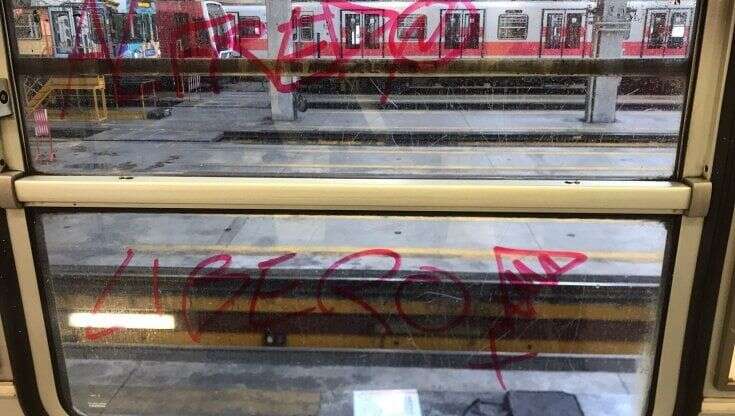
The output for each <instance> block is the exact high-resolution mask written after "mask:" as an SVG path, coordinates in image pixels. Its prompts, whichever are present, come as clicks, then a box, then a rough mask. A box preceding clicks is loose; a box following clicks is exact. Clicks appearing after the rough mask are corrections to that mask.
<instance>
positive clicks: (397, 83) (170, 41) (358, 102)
mask: <svg viewBox="0 0 735 416" xmlns="http://www.w3.org/2000/svg"><path fill="white" fill-rule="evenodd" d="M274 3H276V5H274V9H273V10H270V11H269V12H267V11H266V8H265V4H264V3H257V2H253V1H237V0H232V1H228V2H222V3H219V2H215V1H202V0H148V1H145V2H143V1H133V0H119V1H117V2H111V1H101V0H70V1H61V0H12V1H7V2H4V7H5V9H6V10H5V11H6V16H7V19H8V21H9V22H10V23H11V24H10V25H9V26H10V28H11V32H13V33H14V34H12V33H11V38H12V39H11V41H12V42H11V43H12V45H13V49H14V51H13V56H14V60H15V62H14V68H15V70H16V72H17V74H16V80H17V82H18V85H17V87H18V91H19V94H18V99H19V100H20V104H21V106H22V108H23V114H22V119H23V120H24V123H23V124H24V130H25V134H26V143H27V148H28V153H29V155H30V158H29V159H30V160H32V165H33V168H34V169H35V170H36V171H38V172H42V173H52V174H103V175H119V174H125V175H192V174H196V175H246V176H309V177H314V176H322V177H419V178H421V177H444V178H506V177H535V178H623V179H641V178H643V179H650V178H653V179H661V178H668V177H670V176H671V175H672V174H673V171H674V170H673V169H674V164H675V161H676V154H677V147H678V143H679V142H680V133H681V131H680V123H681V119H682V108H683V101H684V96H685V95H686V92H687V91H686V90H687V84H686V81H685V76H686V74H687V73H688V68H687V67H688V57H689V56H691V52H692V50H691V49H692V47H693V45H692V43H691V39H692V36H693V34H694V33H695V32H696V27H695V24H694V23H695V9H696V3H695V1H694V0H681V1H680V0H676V1H673V0H672V1H627V2H626V1H621V0H607V1H606V4H607V5H608V7H607V8H605V9H604V10H609V13H607V14H603V8H599V7H595V5H596V3H595V2H590V1H564V2H558V1H554V2H552V1H514V2H512V3H507V2H499V1H433V2H424V1H416V2H397V1H385V2H374V1H372V2H360V1H355V2H352V1H329V2H318V1H312V2H304V3H300V2H293V3H291V2H274ZM593 45H598V46H593ZM593 59H600V60H606V61H605V62H606V63H605V64H603V65H601V66H600V68H601V69H600V70H601V71H602V70H604V69H605V68H606V67H607V66H612V63H609V64H608V63H607V62H609V61H610V60H618V59H624V60H626V61H628V62H629V64H628V65H629V66H630V65H639V66H638V68H639V70H637V71H633V72H630V71H629V72H626V74H624V75H621V76H616V75H615V74H614V73H601V72H600V73H595V74H585V73H574V72H571V73H559V74H557V75H554V76H551V75H545V76H542V75H539V74H538V73H535V74H534V73H533V72H532V71H529V69H528V68H529V65H535V64H538V63H544V62H546V63H550V62H558V61H562V62H566V63H568V64H569V65H572V63H573V62H574V61H579V60H593ZM269 60H271V61H274V62H275V63H276V64H287V63H291V64H298V65H301V68H302V71H301V72H299V73H298V74H297V75H291V74H289V73H287V72H286V71H285V70H283V69H279V67H277V66H276V67H274V66H268V65H266V61H269ZM194 61H196V62H198V63H197V64H196V65H198V66H196V65H195V66H194V67H192V66H187V62H194ZM483 61H485V62H490V61H495V62H501V63H503V64H504V65H512V64H513V62H517V63H518V64H517V65H516V66H515V67H513V66H511V67H510V68H511V69H510V70H508V71H504V72H501V73H497V72H493V71H492V70H488V69H482V68H486V67H482V66H475V67H473V66H472V65H473V64H477V63H481V62H483ZM524 62H525V64H524ZM663 63H665V64H663ZM245 64H247V65H251V69H252V68H254V69H253V70H249V71H248V72H246V73H240V72H238V71H235V70H232V68H237V67H238V66H237V65H245ZM317 64H320V65H321V66H319V65H317ZM455 64H462V65H466V68H470V69H469V70H467V71H462V72H460V73H457V72H456V71H454V72H453V71H452V70H451V67H452V65H455ZM381 65H382V66H381ZM393 65H395V66H393ZM373 66H375V68H377V67H380V68H381V69H380V70H374V71H371V72H368V73H365V72H359V71H356V70H355V68H360V67H362V68H366V67H367V68H373ZM559 67H562V68H563V65H561V66H559ZM192 68H194V69H192ZM197 68H198V69H197ZM228 68H229V69H228ZM401 68H402V69H401ZM406 68H409V69H410V68H423V69H421V71H420V72H421V74H420V76H417V75H416V73H411V72H410V71H408V72H406V71H405V69H406ZM472 68H474V69H472ZM535 68H537V70H541V71H543V70H544V69H545V68H547V67H545V66H540V67H539V66H536V67H535ZM562 72H563V71H562ZM552 73H556V72H553V71H552Z"/></svg>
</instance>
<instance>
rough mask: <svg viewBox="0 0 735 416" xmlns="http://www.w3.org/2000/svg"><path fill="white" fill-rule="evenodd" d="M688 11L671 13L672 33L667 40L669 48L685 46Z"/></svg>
mask: <svg viewBox="0 0 735 416" xmlns="http://www.w3.org/2000/svg"><path fill="white" fill-rule="evenodd" d="M687 14H688V13H687V12H673V13H671V33H669V39H668V40H667V42H666V47H668V48H681V47H682V46H684V39H685V38H686V30H687Z"/></svg>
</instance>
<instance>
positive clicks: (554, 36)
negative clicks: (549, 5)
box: [543, 13, 564, 49]
mask: <svg viewBox="0 0 735 416" xmlns="http://www.w3.org/2000/svg"><path fill="white" fill-rule="evenodd" d="M563 22H564V13H548V14H547V15H546V26H545V27H544V29H543V30H544V31H545V32H546V40H545V45H544V46H545V48H546V49H560V48H561V45H562V42H561V41H562V26H563Z"/></svg>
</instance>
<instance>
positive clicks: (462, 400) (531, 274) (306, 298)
mask: <svg viewBox="0 0 735 416" xmlns="http://www.w3.org/2000/svg"><path fill="white" fill-rule="evenodd" d="M35 224H36V225H35V231H36V238H37V240H38V242H39V243H40V245H41V247H42V249H43V250H42V251H40V252H41V253H42V254H41V256H42V257H41V258H39V264H40V265H41V267H40V270H41V271H42V283H43V285H42V287H43V290H44V292H45V297H46V299H47V300H48V308H49V314H48V316H49V317H50V319H51V321H52V322H51V327H52V332H53V335H54V342H55V346H56V348H55V351H57V354H58V355H57V363H58V365H57V367H58V368H57V370H58V371H60V372H61V374H63V376H62V377H60V378H61V379H62V380H63V383H62V388H61V390H60V391H62V393H63V395H64V396H65V397H64V399H65V400H66V401H68V402H69V403H67V404H68V405H70V406H72V407H73V408H74V409H75V410H76V411H78V412H80V413H84V414H90V415H95V414H105V415H163V414H172V415H173V414H175V415H230V414H232V415H234V414H248V415H349V414H353V415H355V416H368V415H389V414H390V415H405V416H414V415H463V414H464V415H501V414H502V415H505V414H521V413H519V412H521V411H522V410H523V409H522V408H523V407H526V408H528V407H529V406H539V408H541V409H558V410H554V411H553V412H551V413H548V414H580V415H581V414H584V415H639V414H642V413H643V409H644V408H645V405H646V400H647V396H648V391H649V388H650V384H651V374H652V372H653V368H654V362H655V359H654V358H655V357H654V353H655V351H656V346H657V343H658V336H659V330H658V324H659V322H661V317H660V313H661V304H662V299H664V298H665V296H664V295H665V289H666V288H667V287H668V280H669V276H668V274H667V272H666V271H667V270H668V269H669V268H668V266H667V264H668V262H669V258H668V257H669V256H668V247H669V244H668V230H669V226H670V224H669V223H668V222H667V221H664V220H661V219H630V218H621V219H590V218H586V219H569V218H519V217H445V216H402V215H392V216H384V215H338V216H334V215H329V216H328V215H288V214H275V215H274V214H213V213H198V214H184V213H143V212H104V213H95V212H82V213H79V212H76V213H64V212H57V211H53V212H42V213H38V215H37V216H36V221H35ZM563 412H571V413H563ZM574 412H577V413H574Z"/></svg>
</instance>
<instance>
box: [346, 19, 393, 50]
mask: <svg viewBox="0 0 735 416" xmlns="http://www.w3.org/2000/svg"><path fill="white" fill-rule="evenodd" d="M383 19H384V17H383V11H382V10H375V11H350V10H342V12H341V14H340V23H341V26H340V27H341V28H342V30H341V35H342V39H341V40H342V41H341V46H342V47H341V49H340V52H341V54H342V57H343V58H344V57H345V56H347V57H354V56H360V57H366V56H381V57H382V56H384V55H385V48H384V42H383V34H384V32H385V31H384V29H383Z"/></svg>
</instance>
